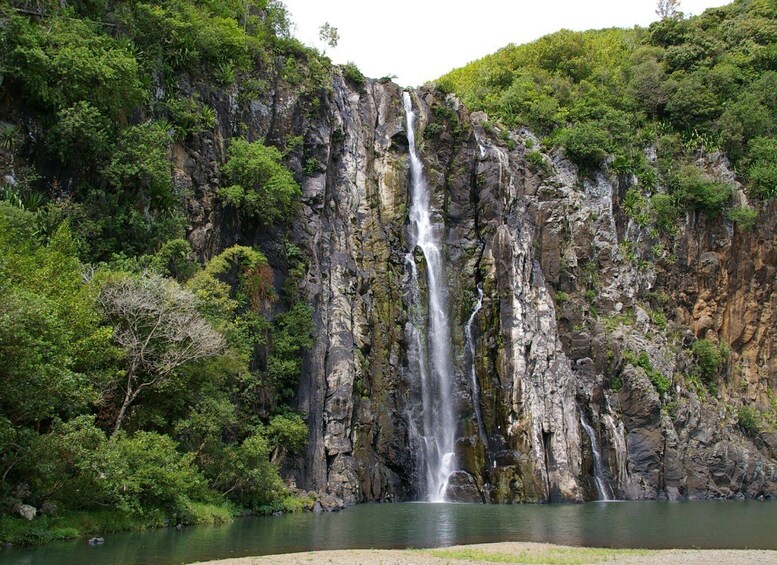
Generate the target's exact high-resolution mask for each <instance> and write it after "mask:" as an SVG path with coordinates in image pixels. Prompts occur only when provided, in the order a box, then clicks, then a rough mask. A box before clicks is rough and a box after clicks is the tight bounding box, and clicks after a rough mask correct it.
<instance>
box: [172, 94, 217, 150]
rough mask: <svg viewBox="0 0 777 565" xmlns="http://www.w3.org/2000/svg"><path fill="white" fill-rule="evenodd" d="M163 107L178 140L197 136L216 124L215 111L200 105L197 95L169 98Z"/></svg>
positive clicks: (200, 101)
mask: <svg viewBox="0 0 777 565" xmlns="http://www.w3.org/2000/svg"><path fill="white" fill-rule="evenodd" d="M165 106H167V111H168V112H169V113H170V122H171V123H172V124H173V129H174V130H175V137H176V139H178V140H183V139H186V138H187V137H189V136H190V135H197V134H198V133H201V132H203V131H205V130H207V129H211V128H213V126H214V125H215V124H216V113H215V111H214V110H213V109H212V108H211V107H209V106H206V105H204V104H203V103H202V100H201V99H200V96H199V94H194V95H192V96H187V97H177V98H171V99H169V100H167V101H166V102H165Z"/></svg>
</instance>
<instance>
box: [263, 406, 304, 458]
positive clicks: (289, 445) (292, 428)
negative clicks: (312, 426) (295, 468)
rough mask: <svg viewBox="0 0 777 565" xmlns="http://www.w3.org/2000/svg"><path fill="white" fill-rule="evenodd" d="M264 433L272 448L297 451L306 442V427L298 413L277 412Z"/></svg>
mask: <svg viewBox="0 0 777 565" xmlns="http://www.w3.org/2000/svg"><path fill="white" fill-rule="evenodd" d="M266 435H267V439H268V440H269V441H270V444H271V445H272V446H273V448H275V449H278V448H284V449H287V450H289V451H292V452H299V451H300V450H301V449H302V448H303V447H305V445H306V444H307V442H308V427H307V425H306V424H305V421H304V420H303V419H302V417H301V416H300V415H299V414H293V413H287V414H278V415H277V416H275V417H274V418H273V419H272V420H270V424H269V426H267V432H266Z"/></svg>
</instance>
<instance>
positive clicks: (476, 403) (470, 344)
mask: <svg viewBox="0 0 777 565" xmlns="http://www.w3.org/2000/svg"><path fill="white" fill-rule="evenodd" d="M482 307H483V289H482V288H481V286H480V285H478V301H477V302H476V303H475V308H474V309H473V310H472V314H471V315H470V317H469V320H467V325H466V326H465V327H464V337H465V338H466V339H467V351H468V352H469V362H470V363H469V378H470V384H471V385H472V405H473V408H474V410H475V419H476V420H477V423H478V434H480V441H482V442H483V447H485V448H488V443H487V441H488V436H487V435H486V428H485V426H484V425H483V416H482V414H481V411H480V386H479V385H478V378H477V374H476V373H475V339H474V338H473V337H472V326H473V324H474V323H475V316H477V315H478V312H480V309H481V308H482Z"/></svg>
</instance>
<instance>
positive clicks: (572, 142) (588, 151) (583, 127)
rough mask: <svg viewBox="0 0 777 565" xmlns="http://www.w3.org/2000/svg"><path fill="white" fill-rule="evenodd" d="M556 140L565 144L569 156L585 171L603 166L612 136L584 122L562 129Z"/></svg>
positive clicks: (588, 171)
mask: <svg viewBox="0 0 777 565" xmlns="http://www.w3.org/2000/svg"><path fill="white" fill-rule="evenodd" d="M556 141H557V142H558V143H559V144H560V145H563V146H564V149H565V151H566V154H567V156H568V157H569V158H570V159H571V160H572V162H574V163H575V164H576V165H577V166H578V167H580V169H581V170H582V171H583V172H585V173H590V172H593V171H594V170H596V169H597V168H599V167H601V166H602V165H603V164H604V160H605V159H606V158H607V154H608V148H609V145H610V137H609V135H608V133H607V132H606V131H604V130H603V129H602V128H600V127H598V126H597V125H595V124H591V123H582V124H576V125H573V126H569V127H567V128H564V129H562V130H560V131H559V132H558V134H557V136H556Z"/></svg>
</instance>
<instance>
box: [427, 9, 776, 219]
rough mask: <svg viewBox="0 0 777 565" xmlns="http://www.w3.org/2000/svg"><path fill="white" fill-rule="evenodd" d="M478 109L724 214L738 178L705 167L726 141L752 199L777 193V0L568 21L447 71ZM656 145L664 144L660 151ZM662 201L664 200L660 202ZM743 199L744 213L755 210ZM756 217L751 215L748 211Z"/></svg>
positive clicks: (576, 156) (641, 190)
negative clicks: (641, 20)
mask: <svg viewBox="0 0 777 565" xmlns="http://www.w3.org/2000/svg"><path fill="white" fill-rule="evenodd" d="M438 84H439V86H441V87H442V88H445V89H446V90H449V91H452V92H455V93H456V94H457V95H458V96H460V97H461V98H462V100H463V101H464V102H465V103H466V104H467V105H468V107H469V108H470V109H473V110H484V111H486V112H487V113H488V114H489V116H490V117H491V118H492V119H496V120H499V121H501V122H502V123H503V124H504V125H506V126H508V127H517V126H526V127H529V128H531V129H533V130H534V131H536V132H538V133H540V134H541V135H543V136H544V139H543V144H544V145H545V146H546V147H548V148H550V147H552V146H562V147H564V150H565V152H566V154H567V156H568V157H570V158H571V159H572V160H573V161H574V162H575V163H576V164H577V165H578V166H579V167H580V168H581V170H582V171H583V172H586V173H594V172H595V171H597V170H599V169H600V168H601V167H602V166H603V165H604V164H605V163H606V164H607V166H608V167H609V168H610V169H611V170H613V171H615V172H617V173H622V174H623V173H625V174H634V175H636V177H637V178H638V180H639V183H638V185H637V190H638V193H635V195H634V197H636V196H637V194H638V195H639V196H640V197H642V198H646V199H648V200H649V199H650V198H651V197H654V196H655V195H656V194H657V192H659V187H660V186H665V187H668V188H669V197H670V200H668V201H666V202H660V203H655V204H656V205H661V206H662V207H663V208H664V210H663V211H662V215H664V213H665V212H667V210H666V209H665V208H666V207H667V206H666V205H670V207H671V209H672V210H669V211H674V210H703V211H706V212H707V213H709V214H713V215H716V214H720V213H721V212H722V211H724V210H727V209H731V208H732V207H735V206H736V204H735V203H734V201H733V199H732V194H733V192H732V190H731V187H730V186H728V185H726V184H723V183H719V182H715V181H714V180H713V179H710V178H709V176H708V175H707V174H706V171H704V170H702V169H699V168H698V167H697V166H696V163H695V161H696V158H697V157H698V155H699V152H700V151H701V152H703V153H706V154H710V153H712V152H714V151H722V152H724V153H725V154H726V155H727V156H728V158H729V159H730V161H731V163H732V164H733V165H734V167H735V169H736V171H737V175H738V178H739V180H741V181H742V182H743V183H745V184H746V186H747V187H748V195H749V197H750V198H751V200H752V201H754V202H758V201H759V200H768V199H772V198H774V197H775V196H777V165H775V162H777V98H775V95H774V93H775V88H776V87H777V7H776V6H775V4H774V2H771V1H769V0H737V1H735V2H733V3H732V4H729V5H727V6H723V7H720V8H712V9H709V10H707V11H705V12H704V13H703V14H702V15H700V16H696V17H691V18H684V17H683V15H682V14H680V13H674V14H667V15H666V17H664V18H663V19H661V20H660V21H657V22H655V23H653V24H652V25H651V26H650V27H649V28H647V29H644V28H634V29H628V30H626V29H605V30H597V31H587V32H572V31H568V30H563V31H560V32H558V33H554V34H552V35H548V36H546V37H543V38H541V39H539V40H537V41H535V42H533V43H530V44H527V45H521V46H514V45H510V46H507V47H505V48H503V49H501V50H500V51H498V52H496V53H494V54H493V55H489V56H487V57H484V58H483V59H480V60H479V61H475V62H473V63H470V64H469V65H467V66H465V67H462V68H460V69H456V70H454V71H452V72H450V73H448V74H447V75H445V76H443V77H442V78H440V79H439V81H438ZM649 149H652V150H655V152H656V155H655V158H651V155H650V151H648V150H649ZM652 207H653V208H656V206H652ZM747 214H748V212H744V215H743V212H742V211H741V209H739V208H735V210H734V211H733V214H732V215H731V217H732V218H733V219H735V220H736V221H740V220H747V218H748V217H749V218H752V214H753V213H752V211H750V213H749V216H748V215H747ZM745 216H747V217H745Z"/></svg>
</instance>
